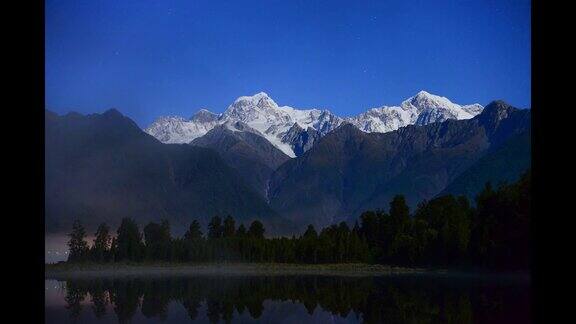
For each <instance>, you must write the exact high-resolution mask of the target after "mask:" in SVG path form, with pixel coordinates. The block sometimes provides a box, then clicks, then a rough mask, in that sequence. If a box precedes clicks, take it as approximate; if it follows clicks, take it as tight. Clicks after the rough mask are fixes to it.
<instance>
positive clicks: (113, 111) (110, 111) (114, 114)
mask: <svg viewBox="0 0 576 324" xmlns="http://www.w3.org/2000/svg"><path fill="white" fill-rule="evenodd" d="M102 116H107V117H124V115H122V113H121V112H120V111H118V109H116V108H110V109H108V110H106V111H105V112H104V113H103V114H102Z"/></svg>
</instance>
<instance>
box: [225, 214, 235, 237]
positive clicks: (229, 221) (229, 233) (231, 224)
mask: <svg viewBox="0 0 576 324" xmlns="http://www.w3.org/2000/svg"><path fill="white" fill-rule="evenodd" d="M235 233H236V222H235V221H234V218H232V216H230V215H228V217H226V219H225V220H224V228H223V237H228V238H230V237H233V236H234V234H235Z"/></svg>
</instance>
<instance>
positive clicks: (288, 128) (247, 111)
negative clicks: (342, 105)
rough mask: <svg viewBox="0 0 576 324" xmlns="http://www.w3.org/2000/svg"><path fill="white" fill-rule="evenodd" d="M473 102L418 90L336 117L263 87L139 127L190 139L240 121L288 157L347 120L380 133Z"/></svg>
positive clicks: (469, 109)
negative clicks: (281, 100)
mask: <svg viewBox="0 0 576 324" xmlns="http://www.w3.org/2000/svg"><path fill="white" fill-rule="evenodd" d="M482 109H483V107H482V106H481V105H479V104H473V105H464V106H461V105H458V104H455V103H453V102H451V101H450V100H449V99H447V98H445V97H441V96H437V95H433V94H430V93H428V92H426V91H420V92H418V93H417V94H416V95H415V96H413V97H410V98H408V99H406V100H404V101H403V102H402V103H401V104H400V106H383V107H379V108H372V109H370V110H368V111H366V112H364V113H361V114H359V115H357V116H354V117H349V118H341V117H338V116H336V115H334V114H333V113H331V112H330V111H328V110H322V109H297V108H293V107H289V106H279V105H278V104H277V103H276V102H275V101H274V100H272V98H270V97H269V96H268V95H267V94H266V93H264V92H260V93H257V94H255V95H253V96H242V97H239V98H238V99H236V100H235V101H234V102H233V103H232V104H231V105H230V106H229V107H228V108H227V109H226V111H224V113H222V114H219V115H218V114H214V113H212V112H210V111H208V110H205V109H202V110H200V111H198V112H197V113H196V114H195V115H194V116H192V118H190V119H184V118H182V117H160V118H158V119H157V120H156V121H155V122H154V123H153V124H152V125H150V127H148V128H147V129H146V130H145V131H146V132H147V133H148V134H150V135H152V136H154V137H156V138H157V139H158V140H160V141H161V142H164V143H190V142H191V141H192V140H194V139H195V138H198V137H200V136H203V135H204V134H206V133H207V132H208V131H210V130H211V129H212V128H214V127H216V126H217V125H221V124H227V125H229V126H228V127H229V128H230V129H234V130H235V131H243V130H240V129H238V128H237V127H233V125H234V123H235V122H241V123H243V124H246V125H247V126H249V128H251V129H254V130H256V131H257V132H258V133H260V134H261V135H262V136H263V137H264V138H266V139H267V140H268V141H269V142H270V143H272V144H273V145H274V146H276V147H277V148H278V149H280V150H281V151H282V152H284V153H285V154H286V155H288V156H290V157H295V156H297V155H300V154H302V153H304V152H305V151H306V150H308V149H309V148H310V147H312V145H313V144H314V142H315V141H316V140H317V139H319V138H320V137H322V136H324V135H326V134H327V133H329V132H331V131H332V130H334V129H336V128H337V127H338V126H340V125H341V124H342V123H343V122H348V123H351V124H353V125H355V126H356V127H358V128H359V129H360V130H362V131H364V132H368V133H370V132H380V133H385V132H389V131H393V130H396V129H398V128H400V127H404V126H407V125H412V124H416V125H427V124H430V123H434V122H441V121H444V120H447V119H469V118H472V117H474V116H475V115H477V114H479V113H480V112H481V111H482Z"/></svg>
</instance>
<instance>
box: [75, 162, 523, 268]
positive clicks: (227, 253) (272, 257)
mask: <svg viewBox="0 0 576 324" xmlns="http://www.w3.org/2000/svg"><path fill="white" fill-rule="evenodd" d="M530 181H531V178H530V172H529V171H528V172H526V173H525V174H524V175H523V176H522V177H521V179H519V180H518V181H517V182H515V183H511V184H500V185H499V186H497V187H496V188H494V187H492V185H491V184H489V183H487V184H486V185H485V187H484V189H483V190H482V191H481V192H480V193H479V194H478V195H477V197H476V199H475V202H474V204H472V203H471V202H470V201H469V200H468V199H467V198H465V197H463V196H459V197H455V196H453V195H445V196H441V197H437V198H434V199H431V200H429V201H423V202H421V203H420V204H419V205H418V206H417V208H416V209H415V211H414V212H413V213H410V210H409V208H408V206H407V204H406V201H405V199H404V197H403V196H402V195H397V196H395V197H394V198H393V200H392V201H391V202H390V206H389V209H388V210H387V211H385V210H373V211H365V212H364V213H362V214H361V215H360V217H359V219H358V221H356V222H355V223H354V225H353V226H352V227H350V226H349V225H348V224H347V223H346V222H341V223H339V224H334V225H332V226H329V227H326V228H323V229H321V230H320V231H318V230H317V229H315V228H314V226H312V225H309V226H308V228H307V229H306V231H305V232H304V233H302V234H301V235H298V236H296V235H293V236H292V237H266V236H265V233H266V229H265V228H264V226H263V224H262V222H260V221H258V220H256V221H253V222H252V223H251V224H250V225H249V226H248V228H246V226H244V224H240V225H239V226H237V224H236V222H235V220H234V218H233V217H232V216H227V217H225V218H222V217H220V216H214V217H213V218H212V219H211V221H210V223H209V224H208V228H207V230H206V233H205V234H204V232H203V231H202V228H201V226H200V223H199V222H198V221H196V220H194V221H192V223H191V224H190V226H189V229H188V230H187V231H186V233H185V234H184V236H183V237H172V235H171V233H170V224H169V222H168V221H162V222H160V223H156V222H150V223H148V224H147V225H146V226H144V228H143V229H142V231H140V229H139V227H138V224H137V223H136V222H135V221H134V220H133V219H130V218H124V219H122V222H121V224H120V226H119V228H118V229H117V231H116V235H115V236H113V235H112V232H111V229H110V227H109V226H108V225H106V224H101V225H100V226H99V227H98V229H97V231H96V233H95V235H94V237H95V238H94V241H93V243H92V244H91V245H90V244H89V243H88V242H87V239H86V237H87V233H86V230H85V228H84V227H83V226H82V224H81V223H80V222H79V221H76V222H75V223H74V225H73V229H72V232H71V233H70V234H69V236H70V240H69V241H68V246H69V250H70V253H69V257H68V262H70V263H82V262H94V263H112V262H173V263H181V262H187V263H194V262H260V263H302V264H322V263H378V264H387V265H401V266H419V267H479V268H491V269H504V270H517V269H528V268H529V266H530V217H531V208H530V207H531V206H530V203H531V192H530Z"/></svg>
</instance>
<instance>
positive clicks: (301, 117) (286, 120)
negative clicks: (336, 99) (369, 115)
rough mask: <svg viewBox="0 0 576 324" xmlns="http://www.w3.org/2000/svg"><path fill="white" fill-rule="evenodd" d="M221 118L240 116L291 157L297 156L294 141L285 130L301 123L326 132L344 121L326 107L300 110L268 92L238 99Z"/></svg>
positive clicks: (302, 126) (306, 126)
mask: <svg viewBox="0 0 576 324" xmlns="http://www.w3.org/2000/svg"><path fill="white" fill-rule="evenodd" d="M222 120H239V121H242V122H244V123H246V124H247V125H249V126H250V127H252V128H254V129H256V130H258V131H259V132H261V133H262V134H263V135H264V137H265V138H266V139H268V141H270V143H272V144H274V146H276V147H277V148H279V149H280V150H281V151H282V152H284V153H286V155H288V156H290V157H295V156H296V154H295V153H294V149H293V145H292V143H290V142H288V141H286V138H285V135H286V133H287V132H288V131H289V130H290V128H292V126H294V124H298V125H299V126H300V127H301V128H302V129H303V130H307V129H309V128H312V129H313V130H314V131H318V132H320V133H323V135H324V134H326V133H328V132H330V131H331V130H333V129H335V128H336V127H338V126H339V125H340V123H341V122H342V118H340V117H337V116H335V115H333V114H332V113H330V112H329V111H327V110H319V109H307V110H300V109H295V108H292V107H289V106H278V104H276V102H274V100H272V99H271V98H270V97H269V96H268V95H267V94H266V93H264V92H260V93H257V94H255V95H253V96H244V97H240V98H238V99H236V101H234V103H233V104H231V105H230V106H229V107H228V109H226V111H225V112H224V113H223V114H222Z"/></svg>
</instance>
